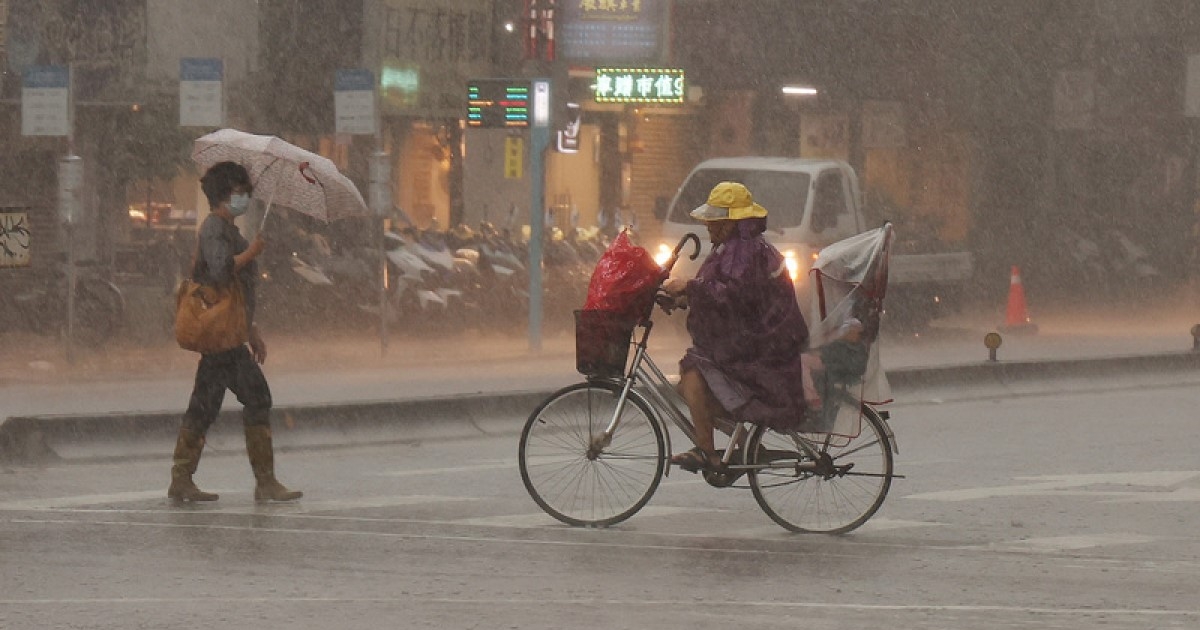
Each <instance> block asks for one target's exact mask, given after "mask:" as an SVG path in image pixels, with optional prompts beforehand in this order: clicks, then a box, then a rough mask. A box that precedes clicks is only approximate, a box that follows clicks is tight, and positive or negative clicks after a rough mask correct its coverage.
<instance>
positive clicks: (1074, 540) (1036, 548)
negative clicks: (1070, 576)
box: [986, 534, 1155, 553]
mask: <svg viewBox="0 0 1200 630" xmlns="http://www.w3.org/2000/svg"><path fill="white" fill-rule="evenodd" d="M1154 540H1155V539H1154V538H1152V537H1150V536H1143V535H1141V534H1093V535H1083V536H1051V537H1047V538H1027V539H1025V540H1013V541H1008V542H1000V543H993V544H990V545H986V547H987V548H989V549H995V550H998V551H1021V552H1031V553H1062V552H1065V551H1078V550H1080V549H1091V548H1093V547H1107V546H1109V545H1140V544H1144V543H1148V542H1154Z"/></svg>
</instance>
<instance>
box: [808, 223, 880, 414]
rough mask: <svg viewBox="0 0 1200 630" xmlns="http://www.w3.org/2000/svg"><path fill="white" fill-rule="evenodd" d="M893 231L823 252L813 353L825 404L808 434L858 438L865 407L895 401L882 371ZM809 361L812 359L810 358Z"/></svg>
mask: <svg viewBox="0 0 1200 630" xmlns="http://www.w3.org/2000/svg"><path fill="white" fill-rule="evenodd" d="M891 245H892V226H891V224H890V223H887V224H884V225H883V227H880V228H877V229H874V230H870V231H867V232H863V233H862V234H858V235H856V236H852V237H850V238H847V239H844V240H841V241H838V242H836V243H833V244H832V245H829V246H828V247H826V248H825V249H823V250H821V252H820V255H818V257H817V260H816V261H815V262H814V263H813V267H812V270H811V271H810V273H811V274H812V275H813V277H814V280H815V287H816V293H817V295H816V297H817V300H818V303H819V307H820V316H821V320H820V321H819V322H817V324H816V325H815V326H812V327H811V330H810V347H812V348H814V350H810V353H813V355H814V357H815V358H817V359H818V360H817V361H815V363H816V365H818V366H819V367H820V368H821V369H819V370H815V371H814V380H815V381H816V388H817V390H818V391H819V393H820V397H821V399H822V406H821V409H820V410H819V412H814V413H813V414H811V416H810V417H809V418H808V419H807V420H806V422H805V426H804V427H803V428H802V431H805V432H813V433H827V434H832V435H839V436H845V437H856V436H857V435H858V433H859V430H860V428H861V424H862V422H861V419H862V411H861V408H862V403H864V402H865V403H873V404H882V403H886V402H890V401H891V388H890V386H889V385H888V381H887V375H886V374H885V373H884V371H883V369H882V368H881V367H880V363H879V347H878V344H876V343H875V342H876V341H877V340H878V338H879V320H880V315H882V313H883V298H884V295H885V294H886V292H887V280H888V257H889V255H890V252H891ZM807 358H808V357H806V359H807Z"/></svg>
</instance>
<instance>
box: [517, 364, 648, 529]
mask: <svg viewBox="0 0 1200 630" xmlns="http://www.w3.org/2000/svg"><path fill="white" fill-rule="evenodd" d="M620 395H621V387H620V385H619V384H618V383H606V382H589V383H579V384H577V385H571V386H569V387H566V388H564V389H561V390H559V391H558V392H555V393H554V394H553V395H552V396H550V398H548V399H547V400H546V402H544V403H542V404H541V406H539V407H538V408H537V409H536V410H534V412H533V414H532V415H530V416H529V420H527V421H526V422H525V428H524V430H522V431H521V443H520V447H519V452H518V455H517V459H518V462H519V464H520V467H521V480H522V481H523V482H524V483H525V489H526V490H528V491H529V496H531V497H533V500H534V501H536V502H537V504H538V505H539V506H541V508H542V509H543V510H545V511H546V513H547V514H549V515H550V516H553V517H554V518H556V519H558V520H560V521H562V522H564V523H567V524H569V525H584V526H592V527H606V526H609V525H613V524H615V523H619V522H621V521H623V520H625V519H627V518H629V517H630V516H632V515H633V514H634V513H635V512H637V511H638V510H640V509H641V508H642V506H643V505H645V504H646V502H647V501H649V500H650V497H651V495H653V494H654V491H655V490H656V489H657V488H658V483H659V481H661V480H662V476H663V472H664V470H665V468H666V456H665V450H666V449H665V446H664V442H663V434H662V429H661V428H660V427H659V424H658V422H656V421H655V420H654V418H653V416H652V415H651V411H650V407H649V405H647V403H646V402H645V400H643V399H642V398H641V396H640V395H638V394H637V393H635V392H630V395H629V397H628V398H627V399H626V401H625V406H624V408H623V409H622V411H621V420H620V424H619V425H618V426H617V430H616V432H615V433H614V434H613V436H612V440H611V442H609V443H608V444H602V443H601V442H600V438H601V436H602V435H603V432H604V429H605V428H607V427H608V423H609V421H610V420H611V419H612V417H613V412H614V411H615V410H616V405H617V399H618V398H619V397H620Z"/></svg>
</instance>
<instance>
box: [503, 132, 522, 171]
mask: <svg viewBox="0 0 1200 630" xmlns="http://www.w3.org/2000/svg"><path fill="white" fill-rule="evenodd" d="M524 165H525V140H524V139H522V138H518V137H516V136H509V137H507V138H505V139H504V179H521V177H522V176H523V173H522V167H523V166H524Z"/></svg>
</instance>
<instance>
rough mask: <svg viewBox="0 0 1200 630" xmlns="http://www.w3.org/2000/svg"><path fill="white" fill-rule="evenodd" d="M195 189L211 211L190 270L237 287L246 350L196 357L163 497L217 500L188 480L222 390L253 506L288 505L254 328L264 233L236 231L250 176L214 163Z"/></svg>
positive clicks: (263, 356)
mask: <svg viewBox="0 0 1200 630" xmlns="http://www.w3.org/2000/svg"><path fill="white" fill-rule="evenodd" d="M200 188H201V190H203V191H204V196H205V197H207V198H208V205H209V207H210V208H211V210H212V213H211V214H210V215H209V216H208V218H207V219H205V220H204V223H203V224H202V225H201V226H200V234H199V247H198V248H197V255H196V262H195V265H194V266H193V268H192V279H193V280H195V281H196V282H200V283H202V284H208V285H216V286H229V285H230V284H232V283H233V282H234V279H235V277H236V279H237V280H238V281H240V283H241V286H242V290H243V293H244V296H245V302H246V323H247V325H248V326H249V332H250V335H249V337H250V341H249V344H242V345H240V346H238V347H236V348H233V349H232V350H226V351H224V352H218V353H214V354H202V355H200V364H199V365H198V366H197V367H196V382H195V385H194V386H193V389H192V396H191V399H190V400H189V401H188V408H187V411H186V412H185V413H184V415H183V424H182V426H180V427H179V439H178V441H176V443H175V460H174V464H173V466H172V467H171V487H170V488H168V489H167V496H168V497H169V498H171V499H173V500H175V501H216V500H217V495H216V494H214V493H211V492H204V491H203V490H201V489H200V488H198V487H196V483H195V482H194V481H193V480H192V475H194V474H195V473H196V468H197V466H199V464H200V453H201V451H203V450H204V436H205V435H206V434H207V433H208V429H209V427H210V426H212V423H213V421H215V420H216V419H217V415H218V413H219V412H220V411H221V402H222V401H223V400H224V398H225V390H227V389H228V390H229V391H231V392H233V394H234V395H235V396H237V399H238V402H240V403H242V406H243V410H242V423H243V424H244V425H245V433H246V453H247V455H248V456H249V457H250V468H251V469H252V470H253V471H254V481H255V485H254V500H255V501H258V502H266V501H292V500H295V499H299V498H300V496H301V495H302V494H303V493H301V492H299V491H295V490H288V489H287V488H286V487H285V486H284V485H283V484H281V483H279V481H278V480H277V479H275V455H274V447H273V445H272V442H271V388H270V387H269V386H268V385H267V379H266V377H265V376H263V372H262V369H261V368H260V367H259V365H261V364H262V363H263V362H264V361H266V360H267V346H266V344H265V343H264V342H263V339H262V336H261V335H260V334H259V331H258V327H257V326H255V324H254V306H255V295H254V290H255V279H256V277H257V276H258V269H257V264H256V263H255V262H254V260H255V258H257V257H258V255H259V254H261V253H262V251H263V249H265V248H266V241H264V240H263V238H262V235H261V234H260V235H258V236H256V237H255V238H254V241H253V242H250V243H248V242H247V241H246V239H245V238H243V237H242V234H241V232H239V231H238V228H237V225H235V224H234V219H236V218H237V217H239V216H241V215H243V214H245V213H246V210H247V209H248V208H249V206H250V193H251V192H252V186H251V184H250V174H249V173H248V172H247V171H246V169H245V168H244V167H243V166H241V165H240V164H237V163H234V162H221V163H218V164H215V165H213V167H212V168H210V169H208V172H206V173H205V174H204V176H203V177H202V178H201V179H200Z"/></svg>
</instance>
